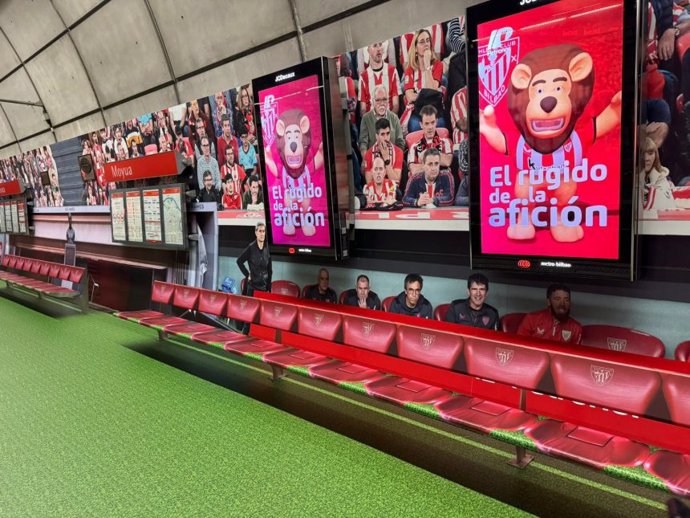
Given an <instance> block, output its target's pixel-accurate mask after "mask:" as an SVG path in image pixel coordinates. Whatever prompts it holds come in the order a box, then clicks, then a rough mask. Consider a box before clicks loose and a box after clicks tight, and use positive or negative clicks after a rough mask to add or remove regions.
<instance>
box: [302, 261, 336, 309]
mask: <svg viewBox="0 0 690 518" xmlns="http://www.w3.org/2000/svg"><path fill="white" fill-rule="evenodd" d="M330 279H331V276H330V274H329V273H328V270H326V268H321V269H320V270H319V276H318V277H317V283H316V284H315V285H313V286H308V287H307V288H306V289H305V290H304V298H305V299H307V300H318V301H320V302H330V303H332V304H335V303H337V302H338V295H337V294H336V292H335V291H334V290H333V288H331V287H329V286H328V281H330Z"/></svg>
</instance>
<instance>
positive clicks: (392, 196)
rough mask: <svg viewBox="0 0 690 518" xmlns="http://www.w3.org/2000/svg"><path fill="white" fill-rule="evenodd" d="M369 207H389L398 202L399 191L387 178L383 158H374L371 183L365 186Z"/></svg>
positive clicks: (364, 191)
mask: <svg viewBox="0 0 690 518" xmlns="http://www.w3.org/2000/svg"><path fill="white" fill-rule="evenodd" d="M363 194H364V196H365V197H366V200H367V207H379V208H380V207H388V206H390V205H393V204H394V203H395V202H396V201H398V190H397V188H396V186H395V182H394V181H393V180H389V179H388V178H386V166H385V165H384V161H383V158H381V157H380V156H377V157H375V158H374V161H373V167H372V175H371V181H370V182H369V183H368V184H366V185H365V186H364V190H363Z"/></svg>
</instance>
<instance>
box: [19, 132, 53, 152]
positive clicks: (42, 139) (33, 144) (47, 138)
mask: <svg viewBox="0 0 690 518" xmlns="http://www.w3.org/2000/svg"><path fill="white" fill-rule="evenodd" d="M54 143H55V137H54V136H53V132H52V131H46V132H45V133H41V134H40V135H36V136H35V137H32V138H30V139H27V140H23V141H21V142H20V143H19V147H20V148H21V150H22V151H21V152H23V153H26V152H27V151H31V150H32V149H37V148H39V147H41V146H48V145H50V144H54Z"/></svg>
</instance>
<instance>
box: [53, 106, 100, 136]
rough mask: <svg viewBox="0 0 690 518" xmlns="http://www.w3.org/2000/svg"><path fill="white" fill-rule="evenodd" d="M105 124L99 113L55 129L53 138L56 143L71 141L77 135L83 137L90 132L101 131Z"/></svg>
mask: <svg viewBox="0 0 690 518" xmlns="http://www.w3.org/2000/svg"><path fill="white" fill-rule="evenodd" d="M103 126H105V124H104V123H103V118H102V117H101V114H100V113H94V114H93V115H89V116H88V117H84V118H83V119H79V120H76V121H73V122H70V123H69V124H65V125H64V126H60V127H59V128H55V137H56V138H57V140H58V141H61V140H67V139H71V138H72V137H76V136H78V135H84V134H85V133H89V132H91V131H95V130H99V129H101V128H102V127H103Z"/></svg>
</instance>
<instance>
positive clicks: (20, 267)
mask: <svg viewBox="0 0 690 518" xmlns="http://www.w3.org/2000/svg"><path fill="white" fill-rule="evenodd" d="M25 262H26V259H24V258H23V257H17V262H16V264H15V265H14V267H15V268H16V269H17V270H24V263H25Z"/></svg>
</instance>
